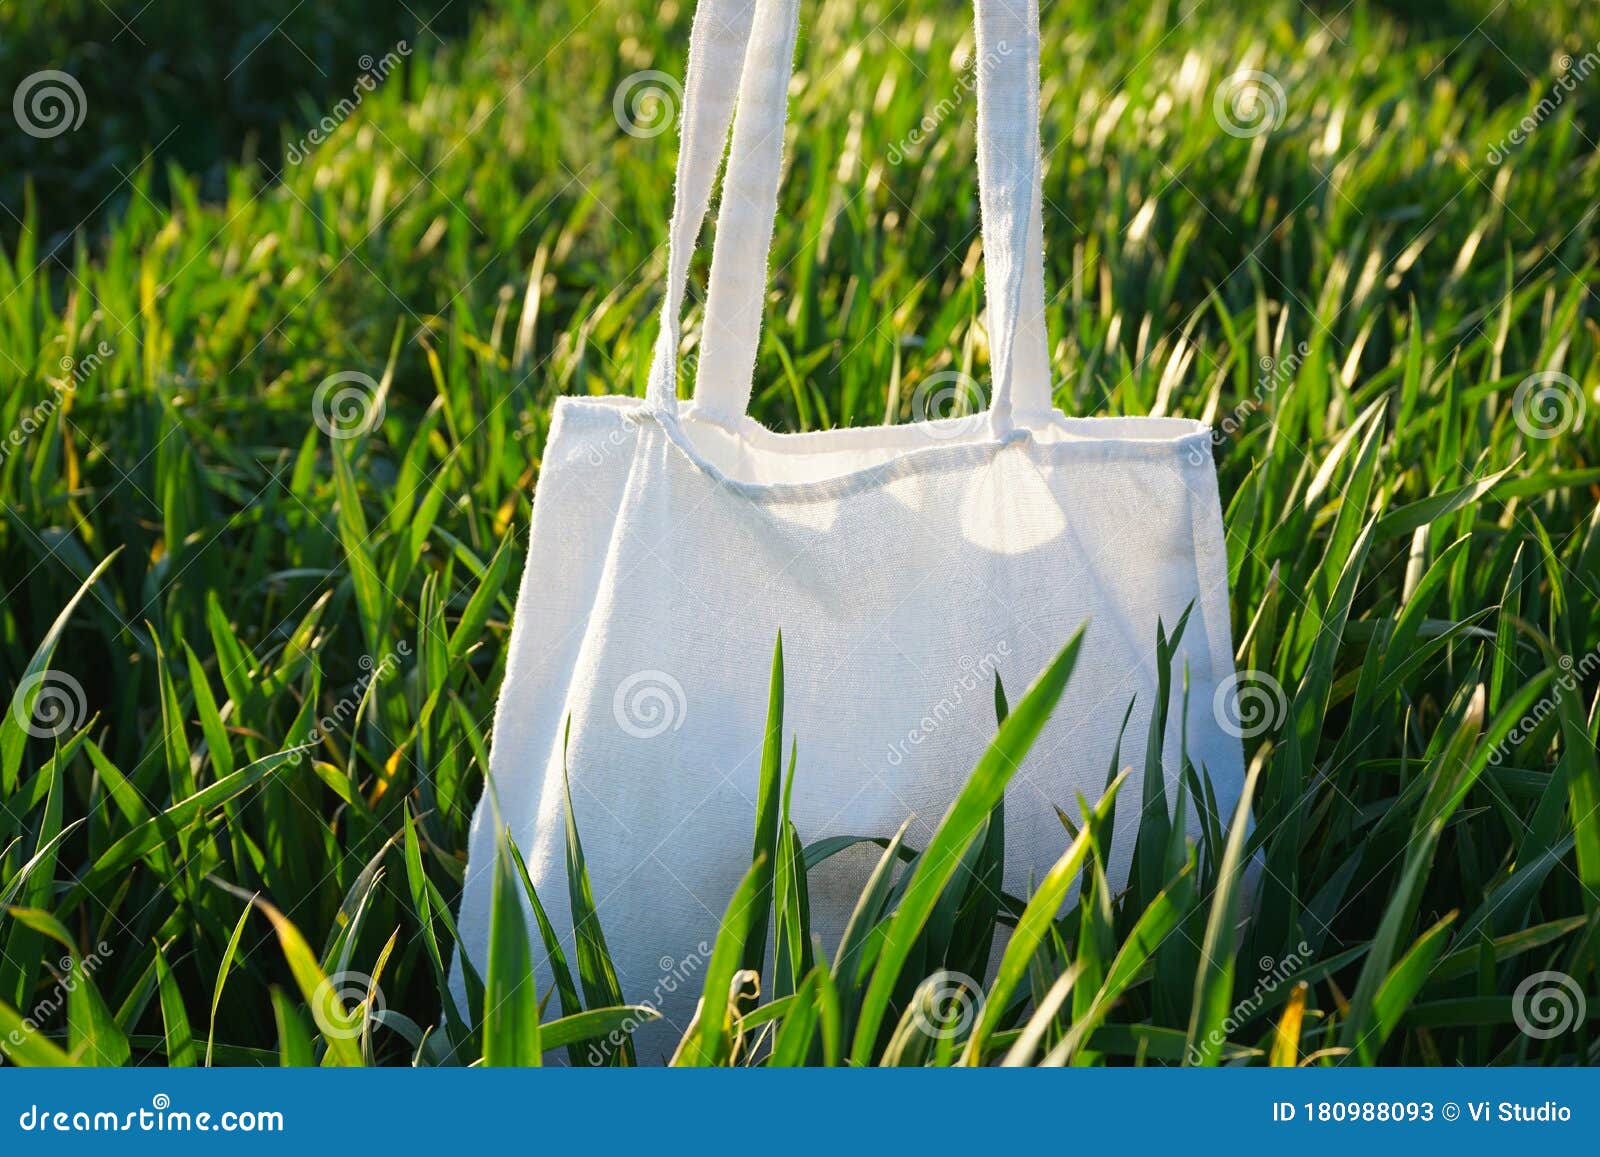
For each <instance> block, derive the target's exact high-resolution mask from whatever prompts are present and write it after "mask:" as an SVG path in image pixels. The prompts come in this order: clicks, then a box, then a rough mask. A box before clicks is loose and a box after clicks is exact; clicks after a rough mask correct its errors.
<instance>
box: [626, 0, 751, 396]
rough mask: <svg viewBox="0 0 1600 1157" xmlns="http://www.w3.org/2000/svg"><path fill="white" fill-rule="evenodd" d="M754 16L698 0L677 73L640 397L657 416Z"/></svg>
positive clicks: (672, 379) (722, 2)
mask: <svg viewBox="0 0 1600 1157" xmlns="http://www.w3.org/2000/svg"><path fill="white" fill-rule="evenodd" d="M755 10H756V3H755V0H700V2H699V3H698V4H696V5H695V10H694V22H693V24H692V25H691V28H690V32H689V63H688V66H687V68H686V70H685V74H684V86H683V89H684V91H683V109H682V125H683V127H682V130H681V132H680V137H679V144H678V163H677V172H676V176H675V177H674V186H673V194H672V221H671V223H670V224H669V225H668V227H667V294H666V298H665V299H664V300H663V301H662V303H661V326H660V329H659V331H658V332H657V334H656V346H655V354H654V357H653V358H652V360H651V363H650V379H649V384H648V386H647V387H646V395H645V396H646V398H647V399H648V400H649V403H650V405H651V406H652V407H654V408H655V409H657V410H663V409H675V408H676V406H677V395H678V343H679V341H680V340H681V339H682V328H683V321H682V318H683V297H684V293H685V291H686V290H687V289H688V285H689V259H690V258H691V257H692V256H693V255H694V247H695V240H696V239H697V238H698V237H699V235H700V226H701V225H702V224H703V223H704V222H705V217H706V209H707V207H708V206H709V205H710V203H711V186H712V183H713V182H714V181H715V180H716V176H717V168H718V166H719V165H720V164H721V163H722V151H723V149H724V147H725V146H726V145H727V143H728V125H729V123H730V122H731V121H732V119H733V101H734V94H735V92H736V89H737V84H738V79H739V76H740V74H741V73H742V72H743V69H744V59H745V49H746V46H747V45H748V44H749V42H750V26H751V22H752V21H753V19H754V17H755Z"/></svg>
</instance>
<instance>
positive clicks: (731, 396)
mask: <svg viewBox="0 0 1600 1157" xmlns="http://www.w3.org/2000/svg"><path fill="white" fill-rule="evenodd" d="M975 7H976V12H977V54H978V63H977V65H976V69H977V74H978V181H979V196H980V204H981V208H982V217H983V238H984V261H985V270H986V279H985V280H986V293H987V297H988V301H987V309H988V314H989V332H990V341H991V360H992V365H993V370H994V383H995V385H994V398H993V401H992V403H991V407H990V419H991V423H992V424H993V426H994V427H995V429H996V431H997V432H998V433H1002V434H1003V433H1004V432H1006V431H1009V430H1010V429H1012V428H1013V427H1014V425H1015V420H1016V418H1017V417H1018V416H1020V417H1021V419H1022V421H1023V422H1024V424H1031V423H1033V422H1036V421H1038V420H1040V419H1041V418H1043V417H1045V416H1047V415H1048V414H1049V413H1050V412H1051V390H1050V373H1049V361H1048V356H1047V349H1046V344H1045V327H1044V256H1043V248H1044V247H1043V232H1044V230H1043V216H1042V209H1041V196H1040V192H1039V85H1038V67H1039V65H1038V61H1039V56H1038V53H1039V33H1038V6H1037V0H975ZM797 25H798V0H758V3H757V11H756V15H755V19H754V22H753V26H752V31H751V36H750V41H749V46H748V49H747V50H746V51H745V53H744V66H743V69H742V73H741V78H740V84H739V91H738V115H737V117H736V118H735V121H734V129H733V144H732V148H731V152H730V156H729V160H728V171H727V174H726V177H725V180H724V187H723V196H722V205H721V208H720V210H719V213H718V217H717V243H716V246H715V248H714V251H713V254H712V267H711V283H710V291H709V294H708V297H707V301H706V310H705V325H704V332H703V334H702V338H701V356H700V361H699V366H698V368H697V372H696V384H695V411H696V413H698V414H700V415H703V416H705V417H708V418H711V419H712V420H715V421H718V422H721V423H723V424H727V425H733V424H736V423H737V422H738V421H739V420H741V419H742V418H743V416H744V414H745V411H746V409H747V407H748V405H749V398H750V393H751V378H752V374H753V370H754V365H755V357H756V345H757V341H758V338H759V335H760V326H761V311H762V306H763V303H764V298H765V293H766V274H767V260H768V255H769V252H770V249H771V242H772V226H773V221H774V219H775V216H776V211H777V191H778V178H779V171H780V169H781V166H782V158H783V125H784V121H785V119H786V115H787V104H788V99H787V98H788V87H789V81H790V77H791V69H792V65H793V58H794V42H795V34H796V28H797ZM695 27H696V34H697V35H698V33H699V29H700V21H699V19H698V14H697V19H696V22H695ZM696 56H697V53H696V51H695V46H694V45H693V44H691V48H690V58H691V61H694V60H695V59H696ZM689 103H690V102H689V97H688V96H687V95H686V97H685V110H686V112H685V135H686V143H685V152H687V148H688V145H687V134H688V131H689V127H688V126H689V125H691V124H693V123H694V121H695V118H694V116H693V115H691V111H690V109H689ZM683 159H684V157H683V154H680V180H679V186H680V188H683V187H684V186H685V181H684V180H683V178H682V176H681V171H682V164H683ZM713 164H714V162H713ZM708 184H709V182H708ZM703 212H704V210H703V208H702V209H701V213H702V215H703ZM674 220H676V211H675V215H674ZM697 231H698V229H696V232H697ZM677 236H678V235H677V234H676V233H674V238H675V239H676V237H677ZM693 237H694V233H691V234H690V235H689V240H690V241H691V242H692V240H693ZM668 265H669V275H670V274H671V272H672V271H673V270H674V262H673V260H672V259H671V258H670V257H669V261H668ZM683 268H684V272H683V274H682V276H683V277H684V278H685V279H686V278H687V258H685V259H684V260H683ZM673 296H674V295H673V289H672V287H669V298H672V297H673ZM681 297H682V290H681V288H680V289H679V290H678V292H677V294H676V300H677V301H680V302H681ZM675 309H676V305H674V310H675ZM676 323H677V315H676V312H674V314H673V316H672V318H671V331H670V332H671V333H672V344H671V348H670V350H668V349H666V348H665V347H664V345H663V344H662V343H658V345H657V350H656V355H657V363H658V364H657V366H656V367H655V370H654V371H653V372H652V377H651V385H652V388H653V390H655V391H657V392H656V393H654V395H653V397H654V401H655V404H656V406H657V408H668V407H670V406H675V404H676V389H675V382H676V350H677V342H678V337H677V328H676ZM668 324H669V323H668V319H667V317H666V314H665V310H664V313H663V334H666V333H667V332H669V330H668Z"/></svg>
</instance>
